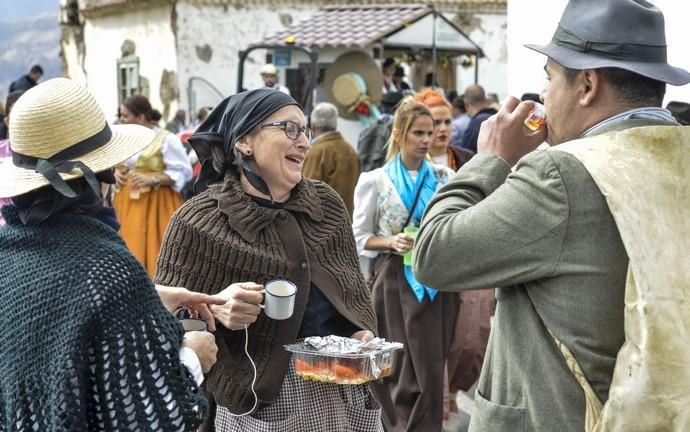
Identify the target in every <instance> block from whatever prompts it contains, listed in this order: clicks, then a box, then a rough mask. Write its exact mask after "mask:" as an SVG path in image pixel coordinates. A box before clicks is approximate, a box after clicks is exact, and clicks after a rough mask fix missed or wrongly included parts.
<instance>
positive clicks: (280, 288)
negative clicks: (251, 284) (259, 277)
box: [260, 279, 297, 320]
mask: <svg viewBox="0 0 690 432" xmlns="http://www.w3.org/2000/svg"><path fill="white" fill-rule="evenodd" d="M261 292H263V293H264V304H262V305H260V306H261V307H262V308H263V309H264V313H266V316H267V317H269V318H272V319H274V320H284V319H288V318H290V317H291V316H292V312H293V310H294V308H295V295H296V294H297V285H295V284H294V283H292V282H290V281H287V280H284V279H274V280H272V281H269V282H266V284H265V285H264V289H263V290H262V291H261Z"/></svg>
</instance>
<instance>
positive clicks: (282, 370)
mask: <svg viewBox="0 0 690 432" xmlns="http://www.w3.org/2000/svg"><path fill="white" fill-rule="evenodd" d="M305 124H306V120H305V118H304V114H303V112H302V110H301V109H300V107H299V106H298V105H297V103H296V102H295V100H294V99H292V98H291V97H290V96H288V95H286V94H284V93H282V92H277V91H273V90H270V89H263V88H262V89H256V90H252V91H248V92H243V93H238V94H236V95H233V96H230V97H228V98H226V99H225V100H223V101H222V102H221V103H220V104H219V105H218V106H217V107H216V108H215V109H214V110H213V112H212V113H211V114H210V115H209V117H208V119H207V120H206V121H205V122H204V123H203V124H202V125H201V126H200V127H199V129H198V130H197V132H196V133H195V134H194V135H193V136H192V137H191V138H190V141H191V144H192V146H193V147H194V150H195V151H196V152H197V154H198V155H199V158H200V159H201V161H202V170H201V173H200V174H199V179H198V180H197V183H196V188H197V191H196V192H197V195H195V197H194V198H192V199H191V200H189V201H187V202H185V204H184V205H183V206H182V208H180V210H179V211H178V212H177V213H175V215H174V216H173V219H172V220H171V221H170V225H169V228H168V231H167V233H166V236H165V241H164V243H163V247H162V249H161V254H160V258H159V260H158V268H157V272H156V281H157V283H161V284H163V285H167V286H184V287H187V288H189V289H190V290H192V291H197V292H204V293H208V294H215V293H219V294H218V295H219V296H221V297H223V298H226V299H227V300H228V303H227V304H226V305H223V306H212V307H211V311H212V313H213V315H214V316H215V318H216V320H217V321H218V322H219V325H218V328H217V330H216V338H217V341H218V347H219V356H218V363H216V365H215V367H214V368H213V369H212V370H211V372H210V374H209V375H208V376H207V377H206V390H207V394H208V395H209V398H210V400H211V401H212V402H213V404H214V405H217V411H216V413H215V415H212V416H211V417H210V418H209V423H215V430H216V431H218V432H253V431H257V432H261V431H266V430H272V431H300V432H323V431H344V430H357V431H362V432H376V431H380V430H381V419H380V417H381V414H380V409H379V407H378V405H377V404H376V401H375V400H374V399H373V396H372V395H371V393H370V392H369V390H368V388H367V386H366V385H343V386H339V385H333V384H326V383H316V382H308V381H305V380H303V379H301V378H299V377H298V376H297V374H296V372H295V366H294V364H293V362H291V359H290V353H289V352H287V351H286V350H285V349H284V345H285V344H291V343H294V342H295V341H296V340H298V339H302V338H305V337H308V336H327V335H331V334H333V335H338V336H346V337H354V338H357V339H361V340H369V339H371V338H373V336H374V334H373V331H375V328H376V318H375V316H374V312H373V310H372V307H371V300H370V298H369V290H368V288H367V286H366V283H365V281H364V278H363V277H362V274H361V273H360V270H359V265H358V262H357V252H356V249H355V241H354V238H353V236H352V230H351V228H350V219H349V217H348V215H347V210H346V209H345V206H344V205H343V201H342V199H341V198H340V197H339V196H338V194H337V193H336V192H335V191H334V190H333V189H332V188H331V187H329V186H328V185H326V184H325V183H323V182H320V181H312V180H309V179H306V178H304V177H303V176H302V168H303V166H302V165H303V161H304V159H305V157H306V154H307V151H308V150H309V146H310V144H309V142H310V139H311V130H310V129H309V128H307V127H306V126H305ZM272 279H287V280H289V281H291V282H293V283H294V284H295V285H296V287H297V293H296V296H295V303H294V312H293V314H292V316H291V317H290V318H287V319H285V320H282V321H276V320H273V319H270V318H268V317H267V316H266V314H264V313H260V312H261V308H260V307H259V304H260V303H261V302H262V301H263V295H262V294H261V293H260V292H259V291H260V290H261V289H262V285H263V284H264V283H266V282H267V281H270V280H272ZM234 282H237V283H240V287H239V288H237V287H233V288H230V289H226V287H227V286H228V285H229V284H231V283H234ZM245 349H246V350H247V353H248V354H247V353H245ZM247 355H249V356H250V357H251V359H253V360H252V361H253V363H254V364H255V365H256V369H253V368H252V363H251V362H250V360H249V359H248V358H247ZM255 371H256V375H255ZM355 373H356V372H355ZM254 379H255V382H254ZM254 391H255V392H256V393H254ZM207 427H210V424H209V425H207Z"/></svg>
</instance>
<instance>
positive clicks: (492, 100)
mask: <svg viewBox="0 0 690 432" xmlns="http://www.w3.org/2000/svg"><path fill="white" fill-rule="evenodd" d="M486 99H487V100H488V101H489V106H490V107H491V108H493V109H495V110H496V111H498V110H500V109H501V101H499V99H498V94H496V93H489V94H487V95H486Z"/></svg>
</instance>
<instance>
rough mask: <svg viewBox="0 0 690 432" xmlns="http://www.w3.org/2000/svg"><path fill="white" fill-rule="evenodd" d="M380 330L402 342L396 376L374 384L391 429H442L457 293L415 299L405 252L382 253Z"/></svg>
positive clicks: (375, 284)
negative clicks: (406, 266)
mask: <svg viewBox="0 0 690 432" xmlns="http://www.w3.org/2000/svg"><path fill="white" fill-rule="evenodd" d="M371 283H372V290H373V291H372V301H373V304H374V310H375V312H376V315H377V320H378V331H379V334H380V335H381V337H385V338H386V339H387V340H391V341H395V342H402V343H403V344H405V349H404V350H400V351H398V352H397V353H396V355H395V357H394V360H393V375H392V376H390V377H388V378H384V379H381V380H378V381H376V382H374V383H372V384H371V389H372V391H373V393H374V396H375V397H376V399H377V400H378V402H379V404H380V405H381V413H382V418H383V424H384V428H385V429H386V431H387V432H394V431H395V432H399V431H425V432H426V431H429V432H436V431H440V430H441V428H442V424H443V375H444V369H445V362H446V355H447V353H448V348H449V346H450V341H451V338H452V335H453V325H454V324H455V318H456V315H457V311H458V295H457V294H455V293H444V292H439V293H438V294H437V295H436V298H435V299H434V300H433V301H431V300H430V299H429V297H428V296H427V297H425V298H424V300H423V301H422V303H419V301H417V297H415V295H414V293H413V292H412V289H411V288H410V286H409V285H408V283H407V280H406V279H405V275H404V273H403V263H402V256H399V255H393V254H386V255H380V256H379V258H378V259H377V262H376V270H375V273H374V276H373V278H372V282H371Z"/></svg>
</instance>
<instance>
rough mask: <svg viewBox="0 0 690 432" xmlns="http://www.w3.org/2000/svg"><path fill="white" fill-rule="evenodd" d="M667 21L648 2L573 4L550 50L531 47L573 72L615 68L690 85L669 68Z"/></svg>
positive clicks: (689, 77) (579, 0)
mask: <svg viewBox="0 0 690 432" xmlns="http://www.w3.org/2000/svg"><path fill="white" fill-rule="evenodd" d="M664 27H665V26H664V15H663V13H662V12H661V10H659V8H657V7H656V6H654V5H653V4H651V3H649V2H647V1H645V0H570V1H569V2H568V5H567V6H566V7H565V11H564V12H563V15H562V16H561V21H560V23H559V24H558V28H557V29H556V32H555V33H554V35H553V38H552V39H551V42H550V43H549V44H548V45H525V46H526V47H527V48H529V49H532V50H534V51H537V52H539V53H541V54H544V55H546V56H548V57H550V58H552V59H553V60H554V61H555V62H556V63H558V64H560V65H562V66H565V67H567V68H571V69H578V70H581V69H598V68H605V67H614V68H620V69H625V70H629V71H631V72H635V73H637V74H640V75H643V76H646V77H648V78H652V79H655V80H658V81H663V82H665V83H668V84H671V85H685V84H687V83H689V82H690V73H688V71H686V70H684V69H681V68H677V67H673V66H671V65H669V64H668V62H667V57H666V34H665V28H664Z"/></svg>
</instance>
